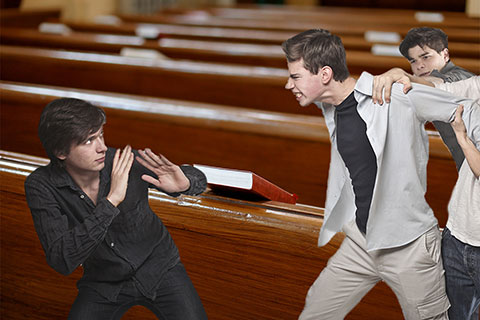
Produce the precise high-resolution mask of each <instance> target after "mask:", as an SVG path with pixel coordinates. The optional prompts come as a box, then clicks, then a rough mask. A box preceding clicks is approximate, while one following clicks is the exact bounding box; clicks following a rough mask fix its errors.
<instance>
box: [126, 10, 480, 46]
mask: <svg viewBox="0 0 480 320" xmlns="http://www.w3.org/2000/svg"><path fill="white" fill-rule="evenodd" d="M119 17H120V18H121V19H122V20H123V21H126V22H137V23H139V22H142V23H162V24H178V25H187V26H197V27H223V28H233V29H236V28H240V29H252V30H277V31H290V32H295V33H298V32H301V31H305V30H308V29H314V28H323V29H327V30H330V31H331V32H332V33H334V34H336V35H338V36H340V37H342V36H345V35H357V36H363V35H364V34H365V32H366V31H369V30H376V31H386V32H397V33H399V34H400V35H401V36H402V37H404V36H405V35H406V34H407V32H408V30H410V29H411V28H412V26H411V25H388V24H379V23H377V21H376V20H372V21H371V23H370V24H366V23H356V22H355V20H356V19H355V18H350V19H348V20H343V19H340V20H338V19H335V20H334V21H324V20H322V19H318V20H315V21H306V20H303V19H292V20H290V19H283V20H279V21H272V20H265V19H257V20H254V19H231V18H223V17H216V16H204V15H201V16H199V17H197V18H196V17H195V16H192V15H162V14H158V15H148V16H147V15H119ZM338 21H340V22H341V23H339V22H338ZM442 30H443V31H444V32H445V33H446V34H447V35H448V37H449V39H451V40H452V41H459V42H474V43H479V42H480V34H479V28H478V26H472V27H469V28H462V27H442Z"/></svg>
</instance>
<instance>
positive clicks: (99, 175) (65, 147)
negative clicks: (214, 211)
mask: <svg viewBox="0 0 480 320" xmlns="http://www.w3.org/2000/svg"><path fill="white" fill-rule="evenodd" d="M105 121H106V117H105V113H104V112H103V110H102V109H100V108H98V107H95V106H93V105H92V104H90V103H88V102H86V101H83V100H78V99H72V98H62V99H57V100H55V101H53V102H51V103H49V104H48V105H47V106H46V107H45V109H44V110H43V112H42V115H41V118H40V124H39V128H38V132H39V137H40V140H41V142H42V144H43V146H44V149H45V151H46V152H47V154H48V156H49V158H50V160H51V161H50V164H49V165H47V166H44V167H39V168H38V169H37V170H35V171H34V172H33V173H32V174H31V175H30V176H29V177H28V178H27V180H26V181H25V192H26V196H27V202H28V205H29V207H30V210H31V213H32V217H33V221H34V225H35V229H36V231H37V234H38V237H39V239H40V242H41V244H42V246H43V249H44V251H45V255H46V258H47V262H48V264H49V265H50V266H51V267H52V268H53V269H55V270H56V271H58V272H60V273H62V274H64V275H68V274H70V273H72V272H73V271H74V270H75V269H76V268H77V267H78V266H80V265H81V266H83V271H84V273H83V277H82V278H81V279H80V280H79V281H78V283H77V286H78V289H79V292H78V296H77V298H76V300H75V302H74V303H73V306H72V308H71V310H70V314H69V319H89V320H90V319H99V320H100V319H102V320H104V319H120V318H121V317H122V315H123V314H124V313H125V312H126V311H127V310H128V309H129V308H130V307H132V306H134V305H143V306H145V307H147V308H148V309H150V310H152V312H153V313H155V315H156V316H157V317H158V318H159V319H162V320H163V319H165V320H167V319H171V320H177V319H185V320H187V319H191V320H198V319H207V316H206V314H205V311H204V309H203V306H202V303H201V301H200V299H199V297H198V295H197V292H196V290H195V288H194V286H193V284H192V283H191V281H190V279H189V277H188V275H187V273H186V271H185V268H184V267H183V265H182V262H181V261H180V257H179V253H178V250H177V247H176V246H175V243H174V242H173V239H172V238H171V236H170V234H169V232H168V230H167V229H166V227H165V225H164V224H163V223H162V221H161V220H160V219H159V218H158V217H157V215H156V214H155V213H154V212H153V211H152V210H151V208H150V206H149V204H148V188H149V186H154V187H155V188H157V189H159V190H161V191H163V192H166V193H168V194H170V195H173V196H176V195H179V194H180V193H184V194H192V195H195V194H199V193H201V192H203V191H204V190H205V187H206V179H205V176H204V175H203V174H202V173H201V172H200V171H199V170H197V169H195V168H193V167H191V166H181V167H179V166H177V165H175V164H173V163H171V162H170V161H168V160H167V159H166V158H165V157H164V156H162V155H156V154H154V153H153V152H152V151H151V150H149V149H145V150H140V151H133V150H132V149H131V147H130V146H126V147H125V148H124V149H123V150H119V149H118V150H116V151H115V150H114V149H111V148H107V146H106V145H105V142H104V137H103V125H104V124H105Z"/></svg>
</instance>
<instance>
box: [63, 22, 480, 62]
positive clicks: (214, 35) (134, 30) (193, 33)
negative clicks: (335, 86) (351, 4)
mask: <svg viewBox="0 0 480 320" xmlns="http://www.w3.org/2000/svg"><path fill="white" fill-rule="evenodd" d="M66 25H68V26H69V27H70V28H72V29H73V30H77V31H83V32H103V33H112V34H124V35H139V36H140V35H144V34H148V35H149V36H150V37H151V34H156V35H157V36H158V37H160V38H168V39H189V40H208V41H223V42H227V41H228V42H241V43H254V44H275V45H280V44H281V43H282V42H283V41H285V40H286V39H288V38H290V37H292V36H294V35H295V34H296V33H298V32H294V31H278V30H254V29H244V28H235V29H232V28H225V27H222V26H218V27H199V26H189V25H175V24H162V23H133V22H122V23H121V24H118V25H104V24H92V23H67V24H66ZM341 38H342V42H343V44H344V46H345V49H346V50H347V51H348V50H354V51H371V50H372V45H373V44H375V43H372V42H370V41H367V40H365V33H358V34H353V35H350V34H343V35H341ZM378 43H380V44H381V43H382V42H381V41H380V42H378ZM398 44H399V43H398V42H395V43H388V45H393V46H398ZM479 45H480V41H477V42H472V41H462V40H459V41H455V40H450V41H449V49H450V51H451V55H452V56H453V57H465V58H478V57H479V54H478V50H477V49H478V47H479Z"/></svg>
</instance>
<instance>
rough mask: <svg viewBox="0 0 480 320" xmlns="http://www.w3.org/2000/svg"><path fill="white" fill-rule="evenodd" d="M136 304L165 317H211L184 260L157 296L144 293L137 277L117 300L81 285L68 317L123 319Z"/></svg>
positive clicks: (199, 319) (171, 319)
mask: <svg viewBox="0 0 480 320" xmlns="http://www.w3.org/2000/svg"><path fill="white" fill-rule="evenodd" d="M135 305H141V306H144V307H146V308H148V309H149V310H151V311H152V312H153V313H154V314H155V315H156V316H157V318H158V319H161V320H179V319H182V320H204V319H207V314H206V313H205V310H204V309H203V305H202V302H201V301H200V298H199V296H198V294H197V291H196V290H195V288H194V286H193V284H192V282H191V281H190V278H189V277H188V275H187V272H186V270H185V268H184V266H183V264H182V263H181V262H179V263H178V264H177V265H176V266H175V267H173V268H172V269H170V270H169V271H168V272H167V273H166V275H165V278H164V279H163V281H162V283H161V285H160V287H159V289H158V290H157V297H156V299H155V300H151V299H148V298H146V297H144V296H143V295H142V294H141V293H140V291H139V290H138V289H137V287H136V286H135V284H134V282H133V281H129V282H127V283H126V284H125V286H124V287H123V288H122V290H121V291H120V294H119V295H118V299H117V301H116V302H111V301H108V300H107V299H105V298H104V297H102V296H101V295H100V294H98V293H97V292H96V291H95V290H93V289H91V288H88V287H82V288H80V290H79V292H78V296H77V298H76V299H75V302H74V303H73V305H72V308H71V310H70V314H69V316H68V319H71V320H97V319H98V320H114V319H121V318H122V316H123V314H124V313H125V312H127V310H128V309H130V308H131V307H133V306H135Z"/></svg>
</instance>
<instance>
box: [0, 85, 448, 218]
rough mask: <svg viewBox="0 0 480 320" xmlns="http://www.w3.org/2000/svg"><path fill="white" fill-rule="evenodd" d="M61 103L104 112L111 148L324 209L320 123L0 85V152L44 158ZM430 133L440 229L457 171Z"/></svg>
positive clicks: (325, 150)
mask: <svg viewBox="0 0 480 320" xmlns="http://www.w3.org/2000/svg"><path fill="white" fill-rule="evenodd" d="M63 96H68V97H76V98H79V99H84V100H87V101H91V102H92V103H94V104H96V105H98V106H100V107H103V108H104V110H105V111H106V113H107V118H108V122H107V125H106V126H105V133H106V142H107V144H108V145H110V146H112V147H122V146H124V145H125V144H127V143H129V144H131V145H132V146H133V147H134V148H145V147H150V148H153V150H155V151H156V152H162V153H165V155H166V156H167V157H168V158H170V160H172V161H174V162H176V163H179V162H186V163H190V164H194V163H198V164H205V165H213V166H219V167H225V168H235V169H243V170H249V171H253V172H255V173H257V174H259V175H260V176H262V177H264V178H266V179H268V180H270V181H272V182H273V183H275V184H277V185H279V186H280V187H282V188H283V189H285V190H287V191H289V192H291V193H295V194H297V195H298V196H299V199H298V201H299V203H305V204H311V205H315V206H324V203H325V195H326V185H327V176H328V166H329V162H330V141H329V138H328V132H327V129H326V127H325V124H324V120H323V118H321V117H312V116H301V115H292V114H283V113H273V112H261V111H255V112H252V111H250V110H247V109H241V108H231V107H225V106H216V105H205V104H194V103H188V102H185V101H173V100H162V99H153V98H145V97H139V96H130V95H121V94H112V93H107V92H94V91H86V90H74V89H68V88H55V87H46V86H38V85H24V84H14V83H6V82H2V83H0V99H1V100H0V102H1V103H0V105H1V112H0V127H1V128H0V130H1V136H0V138H1V140H0V141H1V148H3V149H5V150H10V151H17V152H23V153H30V154H34V155H44V152H43V149H42V146H41V144H40V141H39V140H38V137H37V131H36V128H37V125H38V119H39V117H40V112H41V110H42V109H43V107H44V106H45V105H46V104H47V103H48V102H49V101H51V100H53V99H55V98H59V97H63ZM431 134H432V135H431V137H430V161H429V164H428V171H427V186H428V190H427V201H428V202H429V204H430V205H431V207H432V208H433V209H434V212H435V214H436V216H437V218H438V220H439V222H440V225H442V226H444V225H445V223H446V218H447V212H446V208H447V204H448V200H449V198H450V193H451V190H452V189H453V186H454V185H455V182H456V178H457V172H456V169H455V164H454V162H453V160H452V159H451V157H450V154H449V152H448V150H447V149H446V147H445V146H444V144H443V142H442V141H441V139H440V138H439V137H438V136H436V135H435V134H434V133H431Z"/></svg>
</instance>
